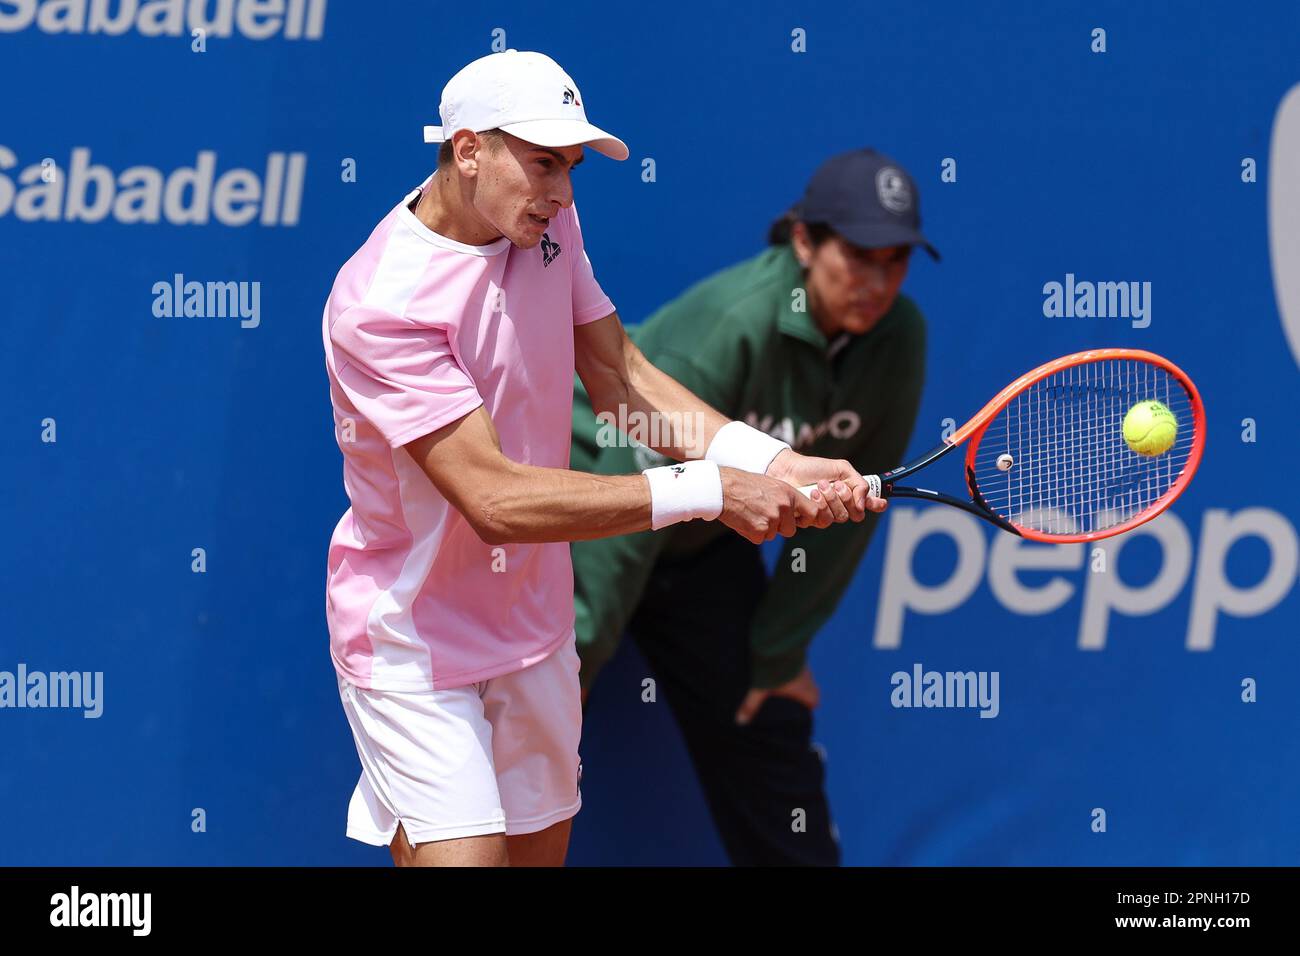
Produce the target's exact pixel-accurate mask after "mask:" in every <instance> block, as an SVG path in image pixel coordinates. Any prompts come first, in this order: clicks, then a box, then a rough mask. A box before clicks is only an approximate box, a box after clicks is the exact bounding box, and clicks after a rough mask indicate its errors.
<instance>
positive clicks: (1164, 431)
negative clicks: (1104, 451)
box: [1124, 400, 1178, 456]
mask: <svg viewBox="0 0 1300 956" xmlns="http://www.w3.org/2000/svg"><path fill="white" fill-rule="evenodd" d="M1177 437H1178V419H1177V418H1175V417H1174V413H1173V412H1171V411H1170V410H1169V409H1168V408H1166V407H1165V405H1164V403H1163V402H1157V401H1154V400H1150V401H1145V402H1138V403H1137V404H1136V405H1134V406H1133V407H1132V408H1130V409H1129V410H1128V414H1127V415H1125V416H1124V441H1125V442H1126V443H1127V444H1128V447H1129V448H1132V449H1133V450H1134V451H1135V452H1137V453H1138V454H1139V455H1148V456H1155V455H1163V454H1164V453H1165V452H1167V451H1168V450H1169V449H1170V448H1173V447H1174V439H1175V438H1177Z"/></svg>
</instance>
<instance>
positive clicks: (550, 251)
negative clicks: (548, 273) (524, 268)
mask: <svg viewBox="0 0 1300 956" xmlns="http://www.w3.org/2000/svg"><path fill="white" fill-rule="evenodd" d="M559 254H560V244H559V243H558V242H551V237H550V234H549V233H545V232H544V233H542V268H545V267H546V266H549V265H550V264H551V263H552V262H554V261H555V260H556V257H558V256H559Z"/></svg>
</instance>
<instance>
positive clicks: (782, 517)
mask: <svg viewBox="0 0 1300 956" xmlns="http://www.w3.org/2000/svg"><path fill="white" fill-rule="evenodd" d="M719 471H720V473H721V475H722V514H721V515H719V516H718V520H719V521H721V522H722V523H723V524H725V525H726V526H727V527H728V528H731V529H732V530H733V531H735V532H736V533H737V534H739V535H741V537H743V538H746V539H747V540H749V541H752V542H754V544H762V543H763V542H764V541H771V540H772V539H773V538H775V537H776V536H777V535H778V534H779V535H782V536H783V537H787V538H788V537H790V536H791V535H792V534H794V533H795V530H796V529H798V528H806V527H808V526H809V525H816V526H818V527H826V525H828V524H830V520H831V519H830V510H829V508H828V506H827V505H826V503H825V502H816V501H812V500H811V499H809V498H805V497H804V496H803V495H801V494H800V493H799V491H798V490H797V489H796V488H795V487H794V486H793V485H790V484H787V483H786V482H784V481H777V480H776V479H774V478H768V477H767V476H765V475H754V474H750V473H749V472H747V471H738V470H737V469H735V468H722V469H719Z"/></svg>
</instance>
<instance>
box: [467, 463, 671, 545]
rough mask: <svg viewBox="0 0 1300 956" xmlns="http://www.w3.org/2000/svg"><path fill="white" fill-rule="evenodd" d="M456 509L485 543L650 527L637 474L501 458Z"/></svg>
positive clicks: (645, 488) (646, 491) (646, 492)
mask: <svg viewBox="0 0 1300 956" xmlns="http://www.w3.org/2000/svg"><path fill="white" fill-rule="evenodd" d="M484 488H485V490H484V492H483V494H482V495H481V496H480V497H479V498H478V500H473V501H468V502H463V503H462V504H463V506H462V507H461V511H462V513H463V514H464V515H465V518H466V520H468V521H469V522H470V524H471V525H472V526H473V527H474V530H475V531H476V532H477V533H478V535H479V537H480V538H482V539H483V541H484V542H486V543H487V544H529V543H537V542H545V541H586V540H589V539H592V538H607V537H611V536H613V535H621V534H632V533H633V532H636V531H645V530H647V529H648V528H649V527H650V523H651V518H652V509H651V500H650V485H649V482H648V481H647V480H646V478H645V477H643V476H642V475H592V474H587V473H586V472H581V471H567V470H564V469H560V468H538V467H535V466H533V465H523V464H519V463H518V462H509V461H507V462H506V463H505V465H504V466H503V467H502V470H501V472H500V473H499V474H497V475H494V476H492V477H491V478H490V479H489V480H487V481H485V482H484Z"/></svg>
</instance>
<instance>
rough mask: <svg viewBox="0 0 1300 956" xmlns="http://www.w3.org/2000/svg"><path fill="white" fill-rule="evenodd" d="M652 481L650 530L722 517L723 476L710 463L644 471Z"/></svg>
mask: <svg viewBox="0 0 1300 956" xmlns="http://www.w3.org/2000/svg"><path fill="white" fill-rule="evenodd" d="M641 474H643V475H645V476H646V478H647V479H648V480H649V482H650V527H651V528H653V529H654V530H656V531H658V530H659V529H660V528H665V527H667V526H668V525H670V524H676V523H677V522H679V521H690V520H691V519H692V518H705V519H707V520H709V521H712V520H713V519H714V518H716V517H717V516H718V515H720V514H722V473H721V472H720V471H718V466H717V464H716V463H714V462H711V461H688V462H686V463H685V464H683V465H664V466H663V467H661V468H647V469H646V470H645V471H643V472H641Z"/></svg>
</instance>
